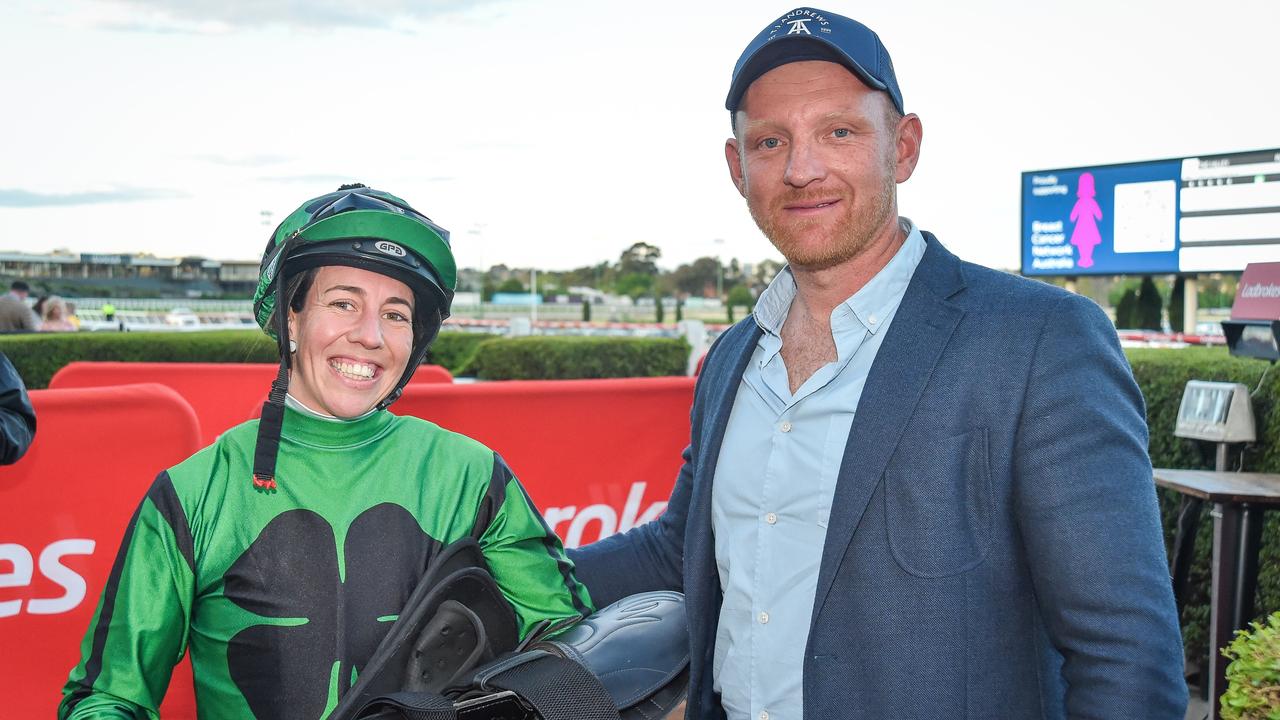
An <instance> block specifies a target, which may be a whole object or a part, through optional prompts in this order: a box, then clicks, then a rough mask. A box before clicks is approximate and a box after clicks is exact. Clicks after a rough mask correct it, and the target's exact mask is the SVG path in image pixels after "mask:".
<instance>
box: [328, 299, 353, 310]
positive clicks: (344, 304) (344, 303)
mask: <svg viewBox="0 0 1280 720" xmlns="http://www.w3.org/2000/svg"><path fill="white" fill-rule="evenodd" d="M329 305H330V306H332V307H336V308H338V309H339V310H354V309H355V307H356V306H355V303H353V302H351V301H350V300H334V301H333V302H331V303H329Z"/></svg>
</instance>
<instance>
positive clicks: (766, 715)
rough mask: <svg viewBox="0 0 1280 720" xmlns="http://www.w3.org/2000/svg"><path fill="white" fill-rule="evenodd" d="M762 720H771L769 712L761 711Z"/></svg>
mask: <svg viewBox="0 0 1280 720" xmlns="http://www.w3.org/2000/svg"><path fill="white" fill-rule="evenodd" d="M760 720H769V711H768V710H761V711H760Z"/></svg>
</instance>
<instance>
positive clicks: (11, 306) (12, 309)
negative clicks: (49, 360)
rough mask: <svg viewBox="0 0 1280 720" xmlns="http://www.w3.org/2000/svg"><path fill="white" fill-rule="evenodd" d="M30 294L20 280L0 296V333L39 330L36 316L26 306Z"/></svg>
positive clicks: (28, 288)
mask: <svg viewBox="0 0 1280 720" xmlns="http://www.w3.org/2000/svg"><path fill="white" fill-rule="evenodd" d="M30 292H31V288H30V286H28V285H27V284H26V283H25V282H23V281H22V280H14V281H13V283H12V284H11V285H9V292H8V293H6V294H5V295H3V296H0V332H14V331H32V330H38V329H39V328H40V323H39V322H38V321H37V319H36V315H35V313H34V312H32V311H31V308H30V307H28V306H27V295H28V294H29V293H30Z"/></svg>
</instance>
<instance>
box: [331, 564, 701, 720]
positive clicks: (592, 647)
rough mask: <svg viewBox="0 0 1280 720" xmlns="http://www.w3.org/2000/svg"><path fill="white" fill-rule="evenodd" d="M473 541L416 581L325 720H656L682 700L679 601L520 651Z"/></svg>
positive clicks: (644, 604) (622, 607) (548, 629)
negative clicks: (358, 675)
mask: <svg viewBox="0 0 1280 720" xmlns="http://www.w3.org/2000/svg"><path fill="white" fill-rule="evenodd" d="M518 637H519V633H518V629H517V624H516V619H515V613H514V611H512V609H511V606H510V604H509V603H507V601H506V598H505V597H504V596H503V595H502V593H501V591H500V590H499V589H498V587H497V584H496V583H494V581H493V578H492V576H491V575H490V574H489V572H488V569H487V567H486V566H485V563H484V558H483V555H482V554H481V553H480V548H479V545H477V544H476V543H475V541H474V540H470V539H467V540H463V541H459V542H458V543H455V544H453V545H450V546H449V547H448V548H446V549H445V550H444V551H443V552H442V553H441V554H440V556H439V557H438V558H437V560H436V561H434V562H432V563H431V567H429V568H428V569H427V572H426V573H425V574H424V576H423V580H422V582H420V583H419V585H418V587H417V588H416V589H415V590H414V592H413V595H412V596H411V597H410V600H409V603H408V604H407V605H406V608H405V611H404V613H403V614H402V615H401V616H400V618H399V619H398V620H397V621H396V622H395V623H394V624H393V626H392V628H391V630H390V631H388V633H387V636H386V637H385V638H384V639H383V641H382V643H381V644H380V645H379V646H378V649H377V650H376V651H375V653H374V655H373V657H372V658H371V659H370V661H369V663H368V664H367V665H366V666H365V668H364V671H363V672H362V673H361V674H360V677H359V679H358V680H357V682H356V684H355V685H354V686H353V687H352V688H351V691H350V692H348V693H347V694H346V695H345V696H344V697H343V698H342V700H341V701H340V702H339V704H338V707H337V708H335V710H334V712H333V714H332V715H331V716H330V718H331V720H355V719H359V720H455V719H457V720H655V719H656V718H662V717H665V716H666V715H667V714H668V713H669V712H670V711H671V710H672V709H674V708H675V707H676V706H677V705H678V704H679V703H680V702H681V701H682V700H683V699H684V695H685V692H686V690H687V687H688V681H689V677H688V673H689V639H688V630H687V626H686V621H685V614H684V596H682V595H681V594H680V593H676V592H669V591H658V592H649V593H641V594H639V595H633V596H631V597H628V598H624V599H622V600H619V601H618V602H616V603H614V604H612V605H610V606H609V607H606V608H604V609H603V610H601V611H599V612H597V613H596V614H594V615H592V616H590V617H588V618H585V619H583V620H581V621H578V622H574V623H572V624H569V625H567V626H566V625H565V624H564V623H561V624H559V625H554V626H553V625H551V624H544V625H542V626H540V627H538V628H536V629H535V630H534V631H533V632H532V633H530V636H529V637H528V638H526V639H525V641H524V642H523V643H517V638H518Z"/></svg>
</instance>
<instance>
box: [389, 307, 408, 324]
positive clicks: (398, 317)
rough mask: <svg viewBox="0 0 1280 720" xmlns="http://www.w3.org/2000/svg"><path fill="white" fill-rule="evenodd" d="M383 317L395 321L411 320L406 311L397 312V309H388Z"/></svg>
mask: <svg viewBox="0 0 1280 720" xmlns="http://www.w3.org/2000/svg"><path fill="white" fill-rule="evenodd" d="M383 317H385V318H386V319H388V320H391V321H394V322H406V323H407V322H410V320H409V317H408V316H407V315H405V314H404V313H399V312H396V311H395V310H391V311H388V312H387V313H386V314H385V315H383Z"/></svg>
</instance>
